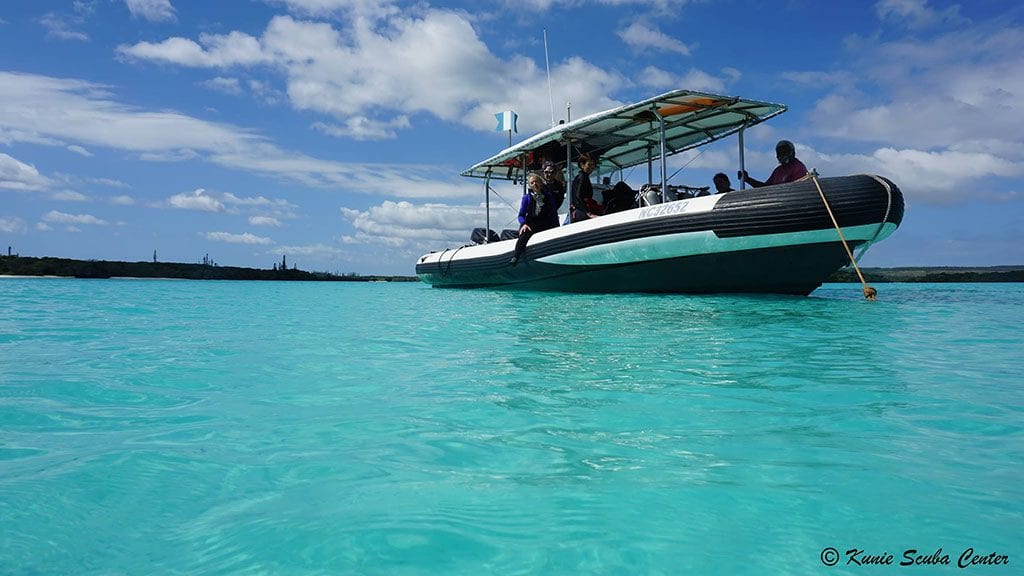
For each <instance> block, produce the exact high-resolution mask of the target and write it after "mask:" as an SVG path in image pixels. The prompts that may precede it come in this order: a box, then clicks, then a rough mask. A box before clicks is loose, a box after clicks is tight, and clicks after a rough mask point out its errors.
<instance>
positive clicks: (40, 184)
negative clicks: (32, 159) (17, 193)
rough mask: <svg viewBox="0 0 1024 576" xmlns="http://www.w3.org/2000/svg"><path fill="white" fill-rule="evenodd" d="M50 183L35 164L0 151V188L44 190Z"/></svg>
mask: <svg viewBox="0 0 1024 576" xmlns="http://www.w3.org/2000/svg"><path fill="white" fill-rule="evenodd" d="M50 185H51V181H50V179H49V178H47V177H45V176H43V175H41V174H40V173H39V171H38V170H36V167H35V166H32V165H31V164H25V163H24V162H20V161H18V160H17V159H15V158H12V157H11V156H8V155H7V154H4V153H3V152H0V188H7V189H10V190H45V189H46V188H48V187H49V186H50Z"/></svg>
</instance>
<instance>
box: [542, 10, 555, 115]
mask: <svg viewBox="0 0 1024 576" xmlns="http://www.w3.org/2000/svg"><path fill="white" fill-rule="evenodd" d="M544 67H545V68H546V69H547V71H548V106H550V107H551V125H552V126H554V125H555V100H554V98H553V97H552V96H551V62H550V61H549V60H548V29H547V28H545V29H544Z"/></svg>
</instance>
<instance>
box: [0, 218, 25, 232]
mask: <svg viewBox="0 0 1024 576" xmlns="http://www.w3.org/2000/svg"><path fill="white" fill-rule="evenodd" d="M27 229H28V227H27V226H26V225H25V221H24V220H22V219H21V218H18V217H16V216H0V232H3V233H4V234H24V233H25V230H27Z"/></svg>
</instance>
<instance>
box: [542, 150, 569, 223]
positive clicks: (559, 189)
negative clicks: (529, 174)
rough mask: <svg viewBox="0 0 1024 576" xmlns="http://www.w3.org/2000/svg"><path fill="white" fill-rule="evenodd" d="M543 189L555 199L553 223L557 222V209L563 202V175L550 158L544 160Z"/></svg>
mask: <svg viewBox="0 0 1024 576" xmlns="http://www.w3.org/2000/svg"><path fill="white" fill-rule="evenodd" d="M543 174H544V191H545V192H550V193H551V197H552V198H553V199H554V201H555V216H556V219H555V223H556V224H557V223H558V219H557V215H558V209H559V208H561V207H562V203H563V202H565V176H563V175H562V171H561V170H559V169H558V166H557V165H555V163H554V162H552V161H551V160H545V161H544V171H543Z"/></svg>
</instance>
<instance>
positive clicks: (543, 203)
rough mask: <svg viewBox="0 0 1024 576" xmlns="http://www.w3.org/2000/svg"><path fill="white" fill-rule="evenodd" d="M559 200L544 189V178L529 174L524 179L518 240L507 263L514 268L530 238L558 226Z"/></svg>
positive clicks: (532, 173)
mask: <svg viewBox="0 0 1024 576" xmlns="http://www.w3.org/2000/svg"><path fill="white" fill-rule="evenodd" d="M559 203H560V202H559V199H558V198H555V195H554V194H553V193H552V192H551V190H549V189H547V188H545V186H544V177H543V176H541V175H540V174H538V173H537V172H531V173H530V175H529V176H527V177H526V193H525V194H523V199H522V201H521V202H520V204H519V240H517V241H516V249H515V252H513V253H512V259H511V260H509V263H510V264H512V265H513V266H515V265H516V264H518V263H519V259H520V258H521V257H522V256H523V252H525V251H526V243H527V242H529V241H530V237H531V236H533V235H534V234H536V233H537V232H540V231H542V230H549V229H551V228H555V227H557V226H558V204H559Z"/></svg>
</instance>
